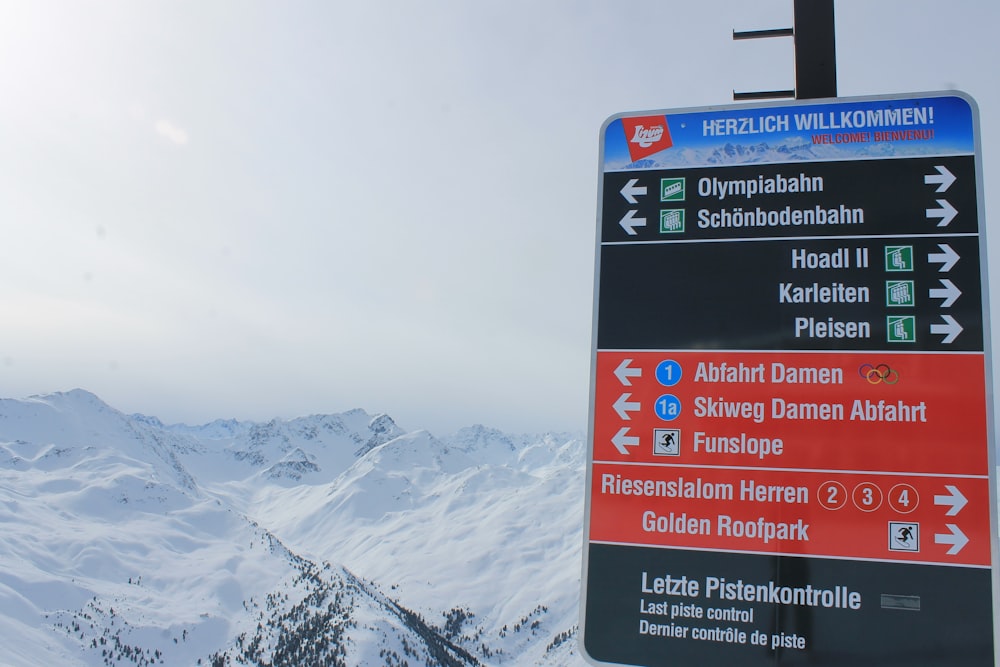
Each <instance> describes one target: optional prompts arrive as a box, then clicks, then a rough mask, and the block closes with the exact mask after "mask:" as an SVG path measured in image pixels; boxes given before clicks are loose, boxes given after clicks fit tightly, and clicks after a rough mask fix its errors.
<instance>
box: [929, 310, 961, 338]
mask: <svg viewBox="0 0 1000 667" xmlns="http://www.w3.org/2000/svg"><path fill="white" fill-rule="evenodd" d="M941 319H942V320H944V324H932V325H931V333H932V334H936V335H941V334H944V338H942V339H941V342H942V343H944V344H946V345H947V344H948V343H952V342H954V341H955V339H956V338H958V334H960V333H962V325H961V324H959V323H958V321H957V320H956V319H955V318H954V317H952V316H951V315H942V316H941Z"/></svg>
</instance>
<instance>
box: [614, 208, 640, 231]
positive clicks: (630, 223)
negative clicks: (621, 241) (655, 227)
mask: <svg viewBox="0 0 1000 667" xmlns="http://www.w3.org/2000/svg"><path fill="white" fill-rule="evenodd" d="M635 213H636V212H635V211H634V210H629V212H628V213H626V214H625V217H623V218H622V219H621V220H619V221H618V224H619V225H621V228H622V229H624V230H625V233H626V234H628V235H629V236H635V234H636V231H635V228H636V227H645V226H646V218H637V217H635Z"/></svg>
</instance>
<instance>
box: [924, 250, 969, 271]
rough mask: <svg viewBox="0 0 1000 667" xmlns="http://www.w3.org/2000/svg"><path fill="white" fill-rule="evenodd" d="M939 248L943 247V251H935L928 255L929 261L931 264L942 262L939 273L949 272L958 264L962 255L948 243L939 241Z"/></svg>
mask: <svg viewBox="0 0 1000 667" xmlns="http://www.w3.org/2000/svg"><path fill="white" fill-rule="evenodd" d="M938 248H941V252H935V253H931V254H929V255H927V261H928V262H930V263H931V264H941V268H940V269H938V273H947V272H948V271H951V269H952V268H953V267H954V266H955V265H956V264H958V260H959V259H961V257H959V256H958V253H957V252H955V251H954V250H952V249H951V246H950V245H948V244H947V243H938Z"/></svg>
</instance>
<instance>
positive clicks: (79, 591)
mask: <svg viewBox="0 0 1000 667" xmlns="http://www.w3.org/2000/svg"><path fill="white" fill-rule="evenodd" d="M582 511H583V445H582V441H581V439H580V438H579V437H575V438H574V437H570V436H566V435H562V436H555V435H548V436H532V437H526V436H523V437H514V436H508V435H505V434H502V433H499V432H497V431H494V430H490V429H486V428H484V427H473V428H470V429H465V430H463V431H461V432H459V433H458V434H455V435H454V436H450V437H447V438H440V439H439V438H435V437H434V436H433V435H431V434H429V433H426V432H422V431H418V432H413V433H405V432H404V431H403V430H402V429H400V428H399V427H398V426H397V425H396V424H395V423H393V422H392V420H391V419H390V418H389V417H387V416H385V415H376V416H371V415H368V414H366V413H365V412H363V411H361V410H353V411H350V412H347V413H343V414H340V415H314V416H309V417H303V418H300V419H295V420H287V421H285V420H272V421H270V422H267V423H260V424H258V423H245V422H237V421H221V420H220V421H216V422H212V423H210V424H206V425H202V426H186V425H170V426H167V425H164V424H162V423H160V422H159V420H157V419H155V418H152V417H144V416H141V415H131V416H127V415H124V414H122V413H120V412H118V411H116V410H114V409H113V408H111V407H109V406H107V405H105V404H104V403H103V402H101V401H100V399H98V398H97V397H95V396H93V395H92V394H89V393H87V392H84V391H80V390H75V391H72V392H67V393H62V394H52V395H49V396H40V397H31V398H29V399H24V400H2V401H0V525H2V526H3V530H2V532H0V605H2V606H0V609H2V612H0V632H2V633H3V636H4V637H5V641H4V642H2V643H0V664H5V665H6V664H10V665H38V664H60V665H105V664H112V665H125V664H139V665H142V664H168V665H172V664H198V661H199V660H200V661H201V664H275V665H277V664H289V665H293V664H294V665H308V664H327V662H329V664H344V665H362V664H377V665H382V664H386V665H389V664H403V663H404V661H406V662H408V663H409V664H410V665H414V664H455V665H464V664H483V665H492V664H518V665H521V664H526V665H530V664H542V665H576V664H582V661H581V659H580V658H579V656H578V655H577V654H576V643H575V637H574V633H575V625H576V622H577V615H578V612H577V596H578V589H579V569H580V568H579V562H580V561H579V557H580V544H581V539H582V537H581V519H582ZM324 661H326V662H324Z"/></svg>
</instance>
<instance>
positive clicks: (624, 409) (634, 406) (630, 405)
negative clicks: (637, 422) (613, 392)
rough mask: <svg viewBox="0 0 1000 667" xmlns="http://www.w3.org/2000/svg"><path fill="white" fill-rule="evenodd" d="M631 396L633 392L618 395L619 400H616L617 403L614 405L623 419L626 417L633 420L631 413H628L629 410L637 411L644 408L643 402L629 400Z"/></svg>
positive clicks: (627, 419)
mask: <svg viewBox="0 0 1000 667" xmlns="http://www.w3.org/2000/svg"><path fill="white" fill-rule="evenodd" d="M631 397H632V394H622V395H621V396H619V397H618V400H617V401H615V405H614V408H615V412H617V413H618V416H619V417H621V418H622V419H624V420H626V421H631V420H632V418H631V417H629V415H628V413H629V412H635V411H637V410H640V409H642V404H641V403H636V402H634V401H629V400H628V399H630V398H631Z"/></svg>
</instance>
